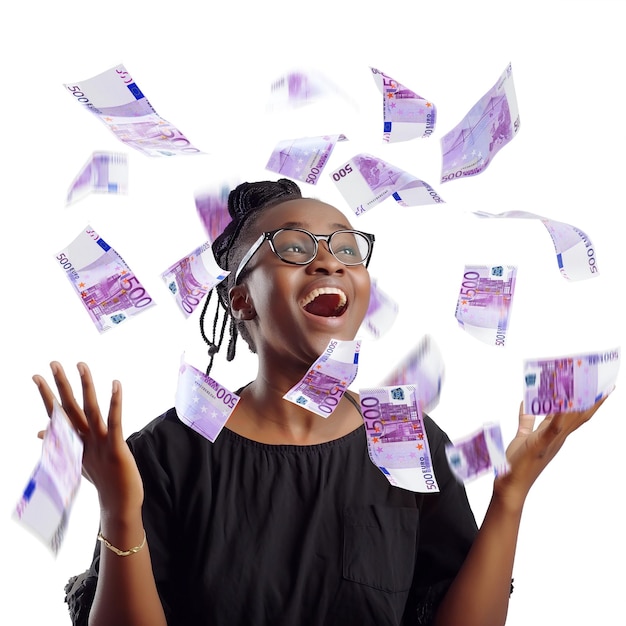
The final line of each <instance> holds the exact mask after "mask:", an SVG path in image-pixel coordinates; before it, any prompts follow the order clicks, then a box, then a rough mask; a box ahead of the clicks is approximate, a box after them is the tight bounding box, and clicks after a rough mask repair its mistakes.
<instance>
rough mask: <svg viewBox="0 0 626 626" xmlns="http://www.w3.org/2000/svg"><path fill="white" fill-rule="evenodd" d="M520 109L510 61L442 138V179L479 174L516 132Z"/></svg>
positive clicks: (445, 180)
mask: <svg viewBox="0 0 626 626" xmlns="http://www.w3.org/2000/svg"><path fill="white" fill-rule="evenodd" d="M519 127H520V120H519V110H518V106H517V98H516V96H515V86H514V84H513V70H512V69H511V64H510V63H509V65H508V66H507V68H506V69H505V70H504V72H503V73H502V75H501V76H500V78H499V79H498V81H497V82H496V84H495V85H494V86H493V87H492V88H491V89H490V90H489V91H488V92H487V93H486V94H485V95H484V96H483V97H482V98H481V99H480V100H479V101H478V102H477V103H476V104H475V105H474V106H473V107H472V108H471V109H470V111H469V112H468V113H467V114H466V115H465V117H464V118H463V119H462V120H461V122H460V123H459V124H458V125H457V126H455V127H454V128H453V129H452V130H451V131H450V132H448V133H446V134H445V135H444V136H443V137H442V138H441V152H442V155H443V163H442V167H441V182H442V183H446V182H448V181H451V180H456V179H458V178H463V177H466V176H476V175H477V174H480V173H481V172H484V171H485V169H487V167H488V166H489V164H490V163H491V161H492V160H493V157H494V156H495V155H496V154H497V153H498V152H499V151H500V150H501V149H502V148H503V147H504V146H505V145H506V144H507V143H509V142H510V141H511V139H513V137H515V135H517V132H518V131H519Z"/></svg>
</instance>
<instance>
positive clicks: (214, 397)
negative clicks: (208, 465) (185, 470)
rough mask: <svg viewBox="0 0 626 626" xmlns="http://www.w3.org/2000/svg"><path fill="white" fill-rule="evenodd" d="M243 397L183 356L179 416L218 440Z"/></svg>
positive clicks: (178, 389)
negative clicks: (186, 360)
mask: <svg viewBox="0 0 626 626" xmlns="http://www.w3.org/2000/svg"><path fill="white" fill-rule="evenodd" d="M238 402H239V396H238V395H237V394H235V393H233V392H232V391H229V390H228V389H226V387H223V386H222V385H220V384H219V383H218V382H217V381H215V380H213V379H212V378H211V377H210V376H207V375H206V374H205V373H204V372H201V371H200V370H199V369H197V368H196V367H194V366H193V365H191V364H189V363H187V362H185V358H184V355H183V358H182V359H181V363H180V367H179V369H178V385H177V387H176V400H175V402H174V406H175V408H176V414H177V415H178V419H180V421H181V422H183V423H184V424H187V426H189V428H191V429H193V430H195V431H196V432H197V433H199V434H200V435H202V436H203V437H205V438H206V439H208V440H209V441H210V442H212V443H214V442H215V440H216V439H217V437H218V435H219V434H220V432H222V428H223V427H224V424H226V422H227V421H228V418H229V417H230V415H231V413H232V412H233V411H234V410H235V407H236V406H237V403H238Z"/></svg>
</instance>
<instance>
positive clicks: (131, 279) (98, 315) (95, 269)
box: [55, 226, 154, 333]
mask: <svg viewBox="0 0 626 626" xmlns="http://www.w3.org/2000/svg"><path fill="white" fill-rule="evenodd" d="M55 258H56V260H57V262H58V263H59V265H60V266H61V269H63V270H65V275H66V276H67V278H68V280H69V281H70V282H71V283H72V285H73V286H74V289H75V290H76V293H77V294H78V296H79V298H80V299H81V301H82V303H83V305H84V307H85V308H86V309H87V312H88V313H89V316H90V317H91V319H92V321H93V323H94V324H95V325H96V328H97V329H98V330H99V331H100V332H101V333H102V332H104V331H106V330H109V329H110V328H113V327H114V326H118V325H119V324H121V323H122V322H125V321H126V320H128V319H129V318H130V317H133V316H135V315H138V314H139V313H141V312H143V311H146V310H147V309H149V308H150V307H151V306H153V305H154V302H153V300H152V298H151V297H150V295H149V294H148V292H147V291H146V289H145V288H144V287H143V286H142V284H141V283H140V282H139V279H138V278H137V277H136V276H135V275H134V274H133V272H132V271H131V269H130V268H129V267H128V265H127V264H126V262H125V261H124V259H123V258H122V257H121V256H120V255H119V254H118V253H117V252H116V251H115V250H114V249H113V248H111V246H110V245H109V244H108V243H106V241H104V239H102V237H100V235H98V233H96V231H95V230H93V228H91V226H87V227H86V228H85V229H84V230H83V231H82V232H81V233H80V234H79V235H78V237H76V239H74V241H72V243H70V244H69V246H67V248H65V249H63V250H61V251H60V252H59V253H58V254H57V255H56V257H55Z"/></svg>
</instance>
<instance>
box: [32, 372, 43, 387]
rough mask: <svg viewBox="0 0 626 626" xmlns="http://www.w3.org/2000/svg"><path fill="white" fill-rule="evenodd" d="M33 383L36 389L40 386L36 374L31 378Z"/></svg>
mask: <svg viewBox="0 0 626 626" xmlns="http://www.w3.org/2000/svg"><path fill="white" fill-rule="evenodd" d="M33 382H34V383H35V385H37V387H39V386H40V385H41V381H40V380H39V376H37V374H35V375H34V376H33Z"/></svg>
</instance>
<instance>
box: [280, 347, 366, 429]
mask: <svg viewBox="0 0 626 626" xmlns="http://www.w3.org/2000/svg"><path fill="white" fill-rule="evenodd" d="M360 348H361V342H360V341H359V340H354V341H342V340H340V339H331V340H330V341H329V342H328V346H326V350H324V352H323V353H322V355H321V356H320V357H319V358H318V359H317V360H316V361H315V363H313V365H311V367H310V368H309V371H308V372H307V373H306V375H305V376H304V378H303V379H302V380H301V381H300V382H298V383H297V384H296V385H294V386H293V387H292V388H291V389H290V390H289V391H288V392H287V393H286V394H285V395H284V396H283V398H284V399H285V400H289V401H290V402H293V403H294V404H297V405H299V406H301V407H304V408H305V409H308V410H309V411H311V412H313V413H317V415H321V416H322V417H328V416H329V415H330V414H331V413H332V412H333V411H334V410H335V408H336V407H337V405H338V404H339V400H341V398H342V397H343V394H344V393H345V392H346V390H347V389H348V387H349V386H350V384H351V383H352V381H353V380H354V379H355V378H356V375H357V371H358V366H359V350H360Z"/></svg>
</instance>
